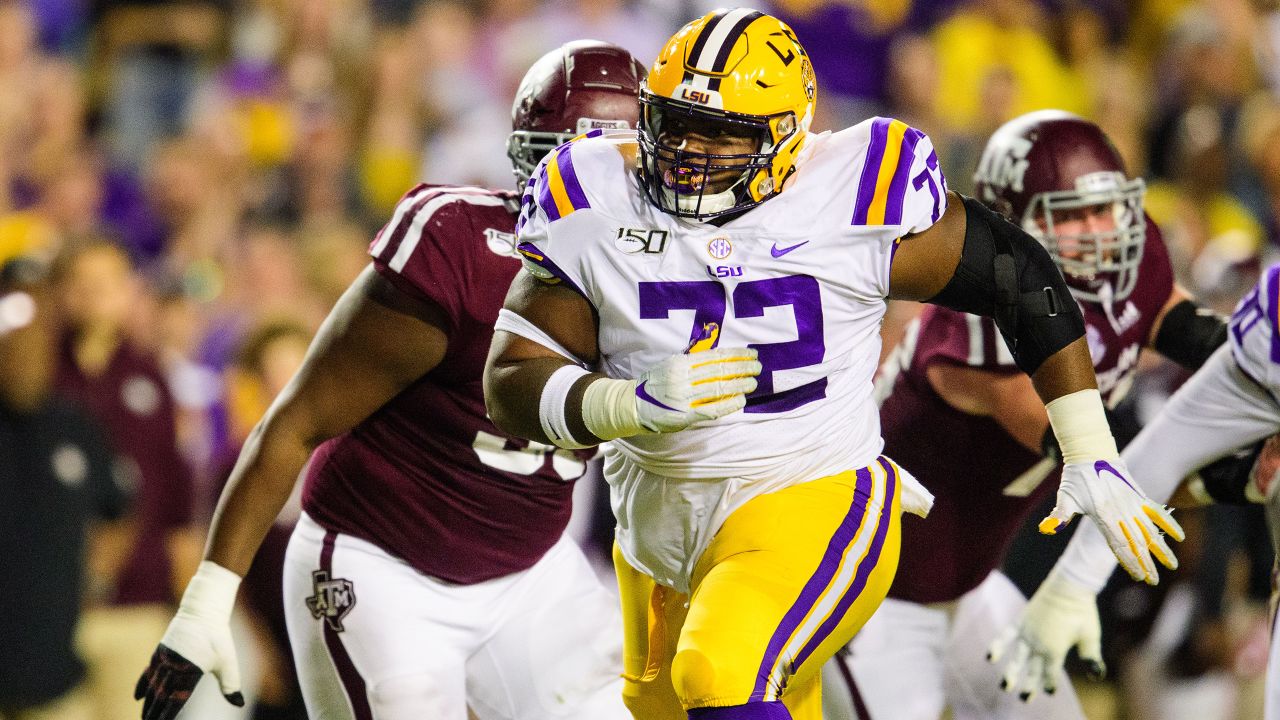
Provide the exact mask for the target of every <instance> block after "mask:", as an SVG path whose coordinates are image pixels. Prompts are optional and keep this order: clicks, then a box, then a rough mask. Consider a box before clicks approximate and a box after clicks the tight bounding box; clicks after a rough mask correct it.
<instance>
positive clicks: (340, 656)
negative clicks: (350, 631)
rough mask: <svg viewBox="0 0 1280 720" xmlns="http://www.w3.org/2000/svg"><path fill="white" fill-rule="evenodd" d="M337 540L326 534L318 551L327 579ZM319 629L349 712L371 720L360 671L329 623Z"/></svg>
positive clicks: (362, 718) (361, 719)
mask: <svg viewBox="0 0 1280 720" xmlns="http://www.w3.org/2000/svg"><path fill="white" fill-rule="evenodd" d="M337 538H338V536H337V533H333V532H326V533H325V534H324V546H323V548H321V550H320V569H321V570H324V571H325V572H327V573H329V577H333V545H334V541H335V540H337ZM321 627H323V628H324V644H325V647H327V648H328V649H329V657H330V659H332V660H333V665H334V667H335V668H337V670H338V677H339V678H340V679H341V680H342V688H343V690H345V691H346V693H347V700H349V701H350V702H351V710H352V711H353V712H354V713H355V716H356V720H373V709H372V708H370V707H369V696H368V694H367V693H366V691H365V687H364V678H362V677H360V671H359V670H356V665H355V663H353V662H351V656H350V655H348V654H347V648H346V646H344V645H343V644H342V638H340V637H338V633H337V632H336V631H335V630H334V629H333V628H331V627H329V623H327V622H323V621H322V622H321Z"/></svg>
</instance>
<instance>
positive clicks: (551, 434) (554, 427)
mask: <svg viewBox="0 0 1280 720" xmlns="http://www.w3.org/2000/svg"><path fill="white" fill-rule="evenodd" d="M590 374H591V373H590V372H589V371H587V370H585V369H583V368H581V367H578V366H577V365H565V366H564V367H562V368H560V369H559V370H556V371H555V372H553V373H551V377H549V378H547V384H546V385H543V386H542V397H541V398H540V399H539V401H538V420H539V421H541V423H542V432H543V433H544V434H545V435H546V436H547V439H549V440H550V441H551V443H552V444H553V445H555V446H557V447H562V448H565V449H567V450H580V449H582V448H585V447H591V446H590V445H583V444H582V443H580V442H578V441H577V440H575V439H574V438H573V433H571V432H569V419H568V417H567V416H566V414H565V403H566V402H567V401H568V400H569V390H570V389H571V388H572V387H573V384H574V383H576V382H578V380H579V379H580V378H582V376H583V375H590ZM587 428H588V429H590V426H587Z"/></svg>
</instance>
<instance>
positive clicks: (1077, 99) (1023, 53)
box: [932, 0, 1093, 137]
mask: <svg viewBox="0 0 1280 720" xmlns="http://www.w3.org/2000/svg"><path fill="white" fill-rule="evenodd" d="M1048 20H1049V19H1048V17H1046V15H1045V13H1044V10H1043V8H1041V7H1040V6H1038V5H1037V4H1036V3H1035V2H1033V1H1032V0H996V1H995V2H990V3H981V4H979V3H974V4H971V5H969V6H967V7H965V8H964V9H962V10H960V11H959V12H957V13H956V14H955V15H953V16H951V17H949V18H947V19H946V20H944V21H943V22H942V23H940V24H939V25H938V26H937V27H936V28H935V29H934V30H933V33H932V38H933V42H934V45H935V47H936V48H937V52H938V64H939V81H938V91H939V96H938V106H939V107H940V108H942V110H943V112H944V113H945V118H946V119H947V121H948V122H949V123H950V124H951V125H952V127H953V128H954V129H955V130H957V131H960V132H966V133H971V134H977V135H982V136H984V137H985V136H987V135H989V134H990V132H991V131H992V130H994V129H995V128H996V127H998V126H999V124H1001V123H1003V122H1004V121H1005V120H1008V119H1009V118H1010V117H1013V116H1014V115H1019V114H1022V113H1025V112H1029V111H1031V110H1037V109H1041V108H1060V109H1062V110H1068V111H1070V112H1075V113H1078V114H1080V115H1084V116H1086V117H1088V116H1090V115H1092V109H1093V108H1092V103H1091V98H1090V96H1089V92H1088V83H1087V80H1086V78H1085V76H1084V74H1083V72H1082V71H1080V70H1078V69H1074V68H1071V67H1069V66H1068V65H1067V64H1066V63H1065V62H1064V60H1063V58H1062V57H1061V56H1060V55H1059V54H1058V52H1057V51H1056V50H1055V48H1054V46H1053V45H1052V44H1051V43H1050V42H1049V40H1048V38H1047V37H1046V35H1045V30H1046V28H1047V27H1048ZM993 83H995V84H994V85H993ZM993 101H994V103H993ZM993 108H998V109H999V112H996V113H993V112H992V109H993Z"/></svg>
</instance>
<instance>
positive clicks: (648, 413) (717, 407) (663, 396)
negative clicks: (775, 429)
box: [635, 347, 761, 432]
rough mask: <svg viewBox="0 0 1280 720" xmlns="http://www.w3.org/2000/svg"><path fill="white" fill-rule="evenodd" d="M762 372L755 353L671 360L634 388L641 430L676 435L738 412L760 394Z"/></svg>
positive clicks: (721, 352)
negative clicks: (758, 382)
mask: <svg viewBox="0 0 1280 720" xmlns="http://www.w3.org/2000/svg"><path fill="white" fill-rule="evenodd" d="M760 369H761V367H760V361H759V360H757V359H756V351H755V350H754V349H751V348H724V347H722V348H715V349H713V350H703V351H701V352H689V353H682V354H680V355H672V356H671V357H669V358H667V359H666V360H663V361H662V362H660V363H658V364H657V365H656V366H654V367H652V368H650V369H649V371H648V372H646V373H645V374H643V375H641V376H640V380H639V382H638V383H637V384H636V389H635V392H636V408H637V411H638V413H639V418H640V424H641V425H642V426H644V428H645V429H646V430H649V431H651V432H675V431H677V430H683V429H685V428H687V427H689V426H690V425H692V424H694V423H696V422H701V421H704V420H715V419H716V418H720V417H724V416H725V415H728V414H729V413H733V412H737V411H739V410H741V409H742V408H743V407H745V406H746V404H747V397H746V396H747V394H748V393H751V392H753V391H754V390H755V389H756V376H757V375H759V374H760Z"/></svg>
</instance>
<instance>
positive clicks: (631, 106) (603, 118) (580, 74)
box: [507, 40, 645, 186]
mask: <svg viewBox="0 0 1280 720" xmlns="http://www.w3.org/2000/svg"><path fill="white" fill-rule="evenodd" d="M644 77H645V67H644V65H643V64H642V63H641V62H640V61H639V60H636V59H635V58H634V57H632V56H631V53H629V52H627V51H626V50H624V49H623V48H621V47H618V46H617V45H612V44H609V43H605V42H600V41H598V40H577V41H574V42H569V43H565V44H564V45H561V46H560V47H558V48H556V49H555V50H552V51H551V52H549V53H547V54H545V55H543V56H542V57H541V58H539V59H538V60H537V62H535V63H534V64H533V65H532V66H531V67H530V68H529V70H528V72H526V73H525V75H524V78H523V79H522V80H521V81H520V87H519V89H518V90H517V91H516V97H515V102H514V103H513V104H512V106H511V130H512V132H511V135H510V136H509V137H508V138H507V157H509V158H510V159H511V164H512V171H513V172H514V173H515V175H516V179H517V181H518V182H519V183H520V185H522V186H523V185H524V184H525V183H526V182H527V181H528V179H529V176H530V175H531V174H532V173H533V170H534V168H536V167H537V165H538V163H539V162H541V161H542V158H543V157H544V156H545V155H546V154H547V153H548V152H550V151H551V150H553V149H555V148H556V147H559V146H560V145H562V144H564V143H566V142H568V141H569V140H571V139H572V138H574V137H575V136H577V135H581V134H583V133H585V132H588V131H590V130H593V129H597V128H599V129H627V128H635V127H636V126H637V123H638V120H639V114H640V106H639V94H640V84H641V83H642V82H643V81H644Z"/></svg>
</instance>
